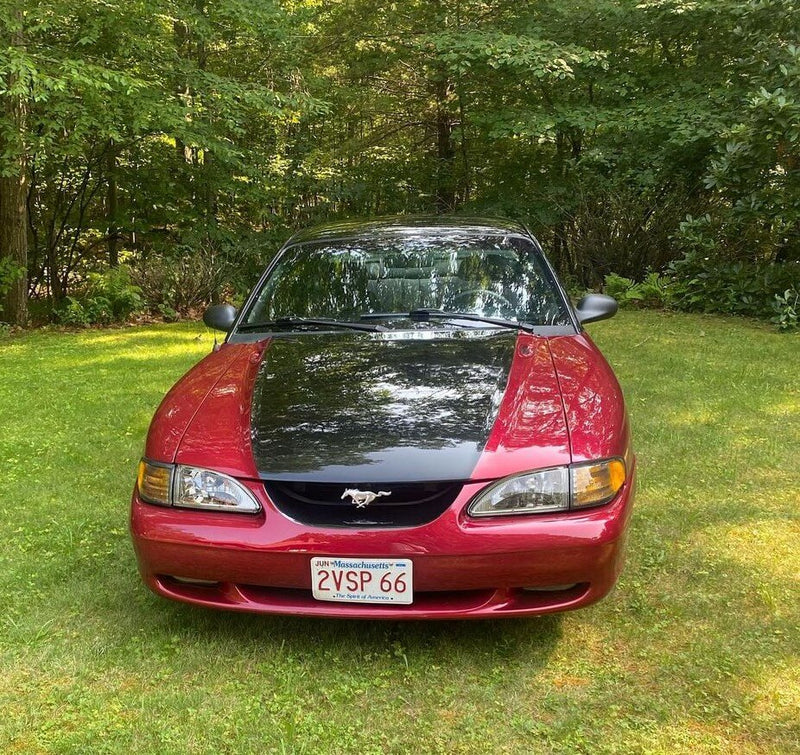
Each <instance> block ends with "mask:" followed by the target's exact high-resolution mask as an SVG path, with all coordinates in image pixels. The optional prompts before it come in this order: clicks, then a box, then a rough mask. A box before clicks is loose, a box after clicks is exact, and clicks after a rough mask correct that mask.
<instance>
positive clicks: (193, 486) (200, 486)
mask: <svg viewBox="0 0 800 755" xmlns="http://www.w3.org/2000/svg"><path fill="white" fill-rule="evenodd" d="M172 505H173V506H185V507H187V508H192V509H216V510H221V511H249V512H256V511H259V510H260V509H261V506H260V505H259V503H258V501H257V500H256V499H255V498H254V497H253V495H252V493H250V491H249V490H247V489H246V488H245V487H243V486H242V485H241V484H240V483H238V482H236V480H234V479H233V477H228V475H224V474H221V473H220V472H212V471H211V470H210V469H198V468H196V467H184V466H179V467H178V469H177V472H176V474H175V496H174V499H173V504H172Z"/></svg>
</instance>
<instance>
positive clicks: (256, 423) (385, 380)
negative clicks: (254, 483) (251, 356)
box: [251, 332, 516, 482]
mask: <svg viewBox="0 0 800 755" xmlns="http://www.w3.org/2000/svg"><path fill="white" fill-rule="evenodd" d="M515 338H516V333H510V332H502V333H498V334H492V335H485V336H483V337H475V336H474V335H473V337H471V338H453V339H446V340H436V341H430V340H424V341H414V340H376V339H375V338H372V337H369V336H367V337H364V336H360V335H355V336H351V335H344V334H337V335H330V334H328V335H323V334H320V335H314V334H306V335H304V336H302V337H289V338H284V339H276V340H275V341H273V343H272V344H271V346H270V348H269V350H268V351H267V353H266V355H265V359H264V361H263V363H262V365H261V368H260V371H259V375H258V378H257V380H256V385H255V392H254V398H253V407H252V417H251V421H252V441H253V452H254V455H255V459H256V464H257V467H258V469H259V471H261V472H262V474H268V473H275V474H279V473H286V472H300V473H302V472H310V471H313V470H315V469H320V468H322V467H326V466H330V465H339V466H340V465H359V464H364V465H369V464H375V463H378V462H380V461H382V460H383V461H390V459H389V458H388V457H390V456H391V455H392V452H393V450H397V449H423V450H429V451H432V450H437V449H438V450H440V451H445V450H447V449H450V453H449V454H448V458H449V459H450V460H451V461H453V462H456V461H457V460H456V457H462V462H463V464H464V465H466V473H468V472H469V471H470V470H471V467H472V465H474V463H475V461H476V458H475V454H477V453H479V451H480V449H481V448H482V446H483V444H484V442H485V440H486V438H487V436H488V434H489V431H490V429H491V427H492V425H493V423H494V419H495V414H496V411H497V405H498V403H499V400H498V397H499V396H500V395H501V393H502V390H503V388H504V386H505V383H506V380H507V377H508V370H509V367H510V363H511V359H512V356H513V349H514V342H515ZM460 446H463V449H462V450H463V451H464V452H465V453H466V455H467V456H468V457H469V458H463V454H461V453H460V452H459V451H458V450H457V449H458V447H460ZM406 458H408V457H407V456H406ZM390 466H391V465H390ZM456 466H458V467H460V466H462V464H461V463H456ZM441 475H442V476H441V477H440V478H439V479H452V478H451V477H449V476H448V474H447V470H445V469H442V470H441ZM355 481H356V480H354V482H355Z"/></svg>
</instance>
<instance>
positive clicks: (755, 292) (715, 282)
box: [669, 252, 800, 318]
mask: <svg viewBox="0 0 800 755" xmlns="http://www.w3.org/2000/svg"><path fill="white" fill-rule="evenodd" d="M669 274H670V278H671V280H670V283H669V289H670V296H671V304H672V306H674V307H675V308H676V309H680V310H684V311H687V312H716V313H719V314H732V315H748V316H750V317H761V318H769V317H770V316H771V315H773V314H774V312H775V310H774V302H775V297H776V295H778V294H781V293H783V292H785V291H786V290H787V289H789V290H791V289H792V288H796V287H797V286H800V263H797V262H786V263H754V262H725V261H722V260H720V259H717V258H714V257H707V256H702V255H701V254H699V253H695V252H689V253H687V254H686V255H684V257H683V258H682V259H679V260H675V261H674V262H672V263H670V265H669Z"/></svg>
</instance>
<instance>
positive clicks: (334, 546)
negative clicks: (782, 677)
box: [131, 226, 636, 619]
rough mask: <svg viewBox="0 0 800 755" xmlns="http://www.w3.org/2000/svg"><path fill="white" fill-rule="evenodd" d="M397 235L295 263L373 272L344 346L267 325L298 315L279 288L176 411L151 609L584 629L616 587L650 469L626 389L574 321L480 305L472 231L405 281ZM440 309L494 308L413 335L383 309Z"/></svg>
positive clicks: (148, 478)
mask: <svg viewBox="0 0 800 755" xmlns="http://www.w3.org/2000/svg"><path fill="white" fill-rule="evenodd" d="M390 230H391V233H388V235H387V234H384V236H381V235H380V233H378V236H379V237H380V238H381V239H383V240H382V241H380V243H378V242H375V231H374V230H371V231H370V241H371V242H372V243H371V246H370V245H368V244H365V243H361V242H359V243H355V242H354V241H353V239H352V234H351V232H350V231H349V230H345V231H338V234H339V237H342V238H334V239H333V240H331V239H330V237H329V236H330V235H331V234H329V236H328V237H325V234H317V236H312V237H311V239H310V240H302V239H301V240H300V241H297V240H295V242H294V246H292V244H289V245H288V246H287V249H288V250H289V251H288V253H287V252H286V251H285V252H284V254H283V256H282V258H283V259H286V257H287V254H288V256H291V251H292V250H293V249H297V248H303V247H304V245H310V244H312V245H313V244H316V245H317V247H318V246H320V245H323V249H322V253H320V254H318V253H317V251H316V249H317V247H312V248H313V253H311V254H307V255H306V257H304V258H302V259H300V260H299V261H297V260H295V262H294V268H293V269H297V267H298V266H302V265H306V266H307V265H308V260H309V259H315V257H314V255H317V256H318V257H319V258H320V259H325V260H326V263H325V264H328V262H329V260H330V259H331V258H332V257H334V256H335V254H337V253H339V252H340V251H341V250H342V249H345V250H346V252H345V254H346V259H347V260H348V264H350V263H349V261H350V260H351V259H352V258H354V257H357V262H358V265H359V267H358V269H357V272H358V274H359V277H357V278H356V276H353V278H354V279H355V280H356V281H357V282H356V283H352V284H348V285H349V288H348V289H347V295H348V296H349V295H350V292H351V291H352V290H353V288H354V287H356V288H358V287H360V289H359V290H362V291H363V292H367V293H363V294H362V295H361V296H362V298H363V299H364V300H365V301H366V299H367V298H369V301H370V303H371V305H370V307H369V309H368V311H366V312H364V311H362V313H361V316H360V317H359V318H358V319H357V320H356V319H355V318H352V321H347V322H346V323H344V324H345V327H344V328H339V327H336V326H337V325H338V324H339V322H341V321H336V320H333V319H328V318H327V317H326V318H324V319H323V318H316V319H313V320H312V319H311V318H309V317H308V316H307V313H303V315H306V316H305V317H304V318H302V321H301V318H300V317H299V316H297V315H296V312H293V319H292V321H291V323H292V324H291V325H289V324H288V323H289V320H288V319H283V320H281V319H280V318H278V317H276V316H275V314H274V313H271V314H270V318H269V327H268V328H266V329H265V328H260V327H257V326H258V325H259V324H260V322H261V321H264V320H265V316H264V313H263V311H261V312H259V310H258V307H259V306H261V307H262V310H263V307H264V302H265V301H267V300H269V302H272V303H274V302H279V305H275V306H280V307H283V308H284V309H285V308H287V306H288V305H287V304H286V302H287V301H288V299H287V298H286V297H287V294H286V293H285V292H284V291H277V292H276V291H274V290H272V291H270V290H269V282H268V281H269V280H270V275H271V271H270V270H268V271H267V274H265V278H264V279H262V282H261V283H260V284H259V286H258V287H257V288H256V290H255V291H254V294H253V295H252V296H251V299H250V301H249V302H248V304H247V305H246V306H245V309H244V310H243V313H242V315H238V314H237V317H238V318H239V319H238V323H237V324H232V325H231V328H230V333H229V337H228V339H227V341H226V343H225V344H223V345H222V347H221V348H220V349H219V350H218V351H216V352H214V353H212V354H210V355H209V356H208V357H207V358H206V359H205V360H203V362H201V363H200V364H199V365H197V366H196V367H195V368H193V369H192V370H191V371H190V372H189V373H187V375H186V376H184V378H182V379H181V381H179V383H178V384H176V386H175V387H174V388H173V389H172V390H171V391H170V393H169V394H168V395H167V397H166V398H165V400H164V402H163V403H162V405H161V407H160V408H159V410H158V412H157V413H156V415H155V417H154V419H153V423H152V424H151V429H150V432H149V434H148V439H147V445H146V449H145V453H144V458H143V460H142V463H141V464H140V469H139V475H138V478H137V484H136V486H135V489H134V493H133V499H132V506H131V533H132V537H133V542H134V547H135V550H136V554H137V558H138V561H139V567H140V571H141V574H142V577H143V579H144V581H145V583H146V584H147V585H148V586H149V587H150V588H151V589H152V590H153V591H154V592H156V593H158V594H160V595H162V596H165V597H169V598H172V599H176V600H180V601H184V602H188V603H194V604H199V605H204V606H208V607H214V608H224V609H229V610H238V611H254V612H263V613H284V614H294V615H305V616H330V617H352V618H384V619H434V618H490V617H504V616H506V617H512V616H525V615H533V614H539V613H547V612H552V611H562V610H568V609H573V608H579V607H581V606H585V605H589V604H591V603H593V602H595V601H597V600H599V599H600V598H602V597H603V596H605V595H606V594H607V593H608V592H609V591H610V590H611V588H612V587H613V585H614V583H615V582H616V580H617V577H618V575H619V572H620V569H621V568H622V563H623V560H624V550H625V536H626V530H627V525H628V522H629V519H630V514H631V508H632V503H633V491H634V487H635V476H636V469H635V458H634V456H633V453H632V451H631V446H630V434H629V427H628V420H627V415H626V412H625V408H624V402H623V399H622V394H621V391H620V388H619V385H618V383H617V381H616V379H615V377H614V375H613V373H612V371H611V369H610V368H609V367H608V365H607V363H606V362H605V360H604V359H603V357H602V355H601V354H600V352H599V351H598V350H597V348H596V347H595V346H594V344H593V343H592V342H591V339H589V337H588V336H587V335H586V333H585V332H583V331H582V329H581V328H580V327H579V324H576V323H575V322H573V319H574V317H575V312H574V310H571V309H569V306H568V305H566V304H565V306H564V308H563V314H562V315H559V317H561V318H562V319H560V320H558V319H556V320H555V321H554V318H553V317H552V316H548V317H549V319H548V321H547V322H544V323H543V324H542V325H541V327H527V325H526V324H523V325H522V326H519V327H517V326H516V325H515V323H516V320H508V319H507V315H508V312H507V311H505V305H504V304H501V303H500V302H499V301H494V299H497V300H499V299H502V300H503V301H506V300H507V299H509V298H511V297H512V294H514V296H516V295H517V294H515V293H514V291H511V293H509V288H508V283H507V280H508V279H510V277H511V276H510V275H507V274H505V273H503V275H500V274H498V278H503V281H506V282H504V283H502V284H500V283H498V284H497V285H496V286H490V287H487V288H486V289H477V288H471V286H472V285H474V284H472V282H471V280H472V279H470V278H469V276H470V275H472V276H473V278H474V279H475V280H478V279H480V280H481V281H485V280H486V269H483V270H481V271H479V273H476V272H474V271H475V267H476V263H475V262H474V259H473V257H474V255H473V256H472V257H470V256H469V255H468V254H467V253H466V252H464V251H463V250H464V248H465V247H468V244H465V241H464V238H465V231H464V229H463V228H459V229H458V234H456V238H455V241H454V242H453V243H452V244H451V243H449V242H451V241H452V240H453V234H451V235H450V236H448V237H447V241H448V243H442V242H441V240H440V239H441V236H442V234H441V233H438V235H437V230H436V229H433V230H432V229H431V228H430V227H427V226H426V227H425V228H424V229H423V230H419V229H413V230H414V231H415V232H416V233H417V235H420V234H421V235H422V236H423V237H424V238H425V239H426V240H429V239H430V238H431V237H433V238H434V240H435V241H436V244H437V246H436V249H437V250H439V248H440V247H443V248H445V251H443V252H439V251H437V252H436V254H438V256H436V255H434V254H432V253H431V252H430V251H429V248H428V247H425V251H424V255H423V256H420V255H421V253H420V252H419V245H417V246H413V250H414V254H415V255H416V256H415V257H414V258H413V259H414V264H413V265H408V264H407V262H405V261H406V260H407V257H408V255H406V256H405V257H403V260H404V264H406V267H404V268H402V273H398V272H397V271H398V270H399V269H400V267H399V265H398V263H397V260H398V259H399V257H397V256H396V255H395V256H390V257H385V256H384V257H381V254H384V255H385V251H384V250H385V248H386V243H385V239H386V238H387V237H388V238H389V239H390V240H396V239H397V238H398V235H399V237H400V238H401V239H402V242H403V244H406V245H408V239H409V236H413V235H414V234H413V233H412V232H411V231H410V230H409V229H408V228H407V227H405V226H404V227H403V228H402V229H401V233H400V234H398V233H397V231H396V229H394V228H393V229H390ZM490 231H491V235H492V238H493V239H494V238H496V237H498V238H499V237H502V234H500V233H499V232H498V229H496V228H492V229H490ZM470 233H471V234H472V236H475V235H480V237H481V239H482V241H481V244H482V246H481V248H482V249H484V248H487V247H488V248H490V249H491V250H492V252H491V254H492V255H494V257H493V258H492V259H491V260H490V262H491V265H495V266H497V265H498V264H502V265H508V264H510V263H508V262H507V260H506V258H508V259H511V258H512V257H513V256H514V255H517V256H519V254H520V252H519V251H518V248H517V246H512V245H510V244H509V243H508V242H507V241H506V240H503V241H502V242H499V243H498V242H497V241H494V242H493V245H488V244H487V243H486V242H485V241H484V240H483V239H485V237H486V235H487V233H489V231H487V230H486V228H484V227H481V228H480V229H479V230H476V229H474V228H473V229H471V230H470V231H469V232H468V233H466V235H467V236H469V234H470ZM348 234H351V235H348ZM514 234H516V235H517V236H519V237H520V238H524V235H525V234H524V233H523V232H521V231H518V230H515V231H514ZM514 234H512V235H514ZM332 235H333V236H336V234H332ZM320 237H323V238H322V241H320ZM359 238H360V237H357V238H356V240H357V241H358V239H359ZM502 238H503V239H505V238H507V237H502ZM392 243H394V241H392ZM426 243H427V241H426ZM515 243H516V242H515ZM520 243H522V242H520ZM526 243H527V242H526ZM359 244H360V245H359ZM504 244H505V246H504ZM332 245H335V250H334V251H333V252H332V251H331V247H332ZM506 247H507V248H508V249H511V250H512V251H507V249H506ZM393 248H394V247H393ZM526 248H527V247H526ZM365 249H366V251H365ZM376 249H377V250H379V251H378V252H375V250H376ZM454 249H455V250H456V251H453V250H454ZM323 253H324V255H326V256H323ZM526 253H527V252H526ZM392 254H394V252H392ZM448 255H449V256H448ZM279 258H280V256H279ZM365 260H366V261H365ZM387 260H388V262H391V263H392V264H393V265H394V266H393V267H392V266H390V265H389V264H388V262H387ZM420 260H422V261H423V262H425V263H430V264H427V265H426V266H423V265H422V264H421V263H420ZM498 260H499V261H498ZM277 264H278V265H280V261H279V262H278V263H277ZM448 264H449V265H450V267H449V268H448V267H447V265H448ZM492 269H493V268H492ZM387 270H388V272H387ZM504 270H505V268H504ZM539 270H540V273H539V274H540V275H541V276H543V277H545V278H546V277H547V276H548V275H550V272H549V271H548V269H547V268H542V267H540V268H539ZM273 271H274V267H273ZM364 271H366V273H365V272H364ZM470 271H471V272H470ZM339 272H340V277H342V275H344V277H347V275H348V274H350V273H349V270H347V269H346V270H345V272H344V274H342V273H341V270H340V271H339ZM367 273H368V275H367ZM451 273H452V274H451ZM478 275H480V276H482V277H480V278H478V277H477V276H478ZM370 276H371V277H370ZM424 276H428V277H427V279H425V282H424V285H423V284H420V283H419V281H420V280H422V279H423V278H424ZM445 278H447V280H445ZM265 282H266V284H265ZM332 285H333V286H335V290H336V292H339V289H340V288H342V284H341V281H337V282H336V283H335V284H332ZM482 285H487V286H488V284H482ZM448 286H449V287H450V288H449V289H448V288H447V287H448ZM265 290H266V291H268V293H269V296H267V295H266V294H264V293H263V292H264V291H265ZM442 290H448V291H451V292H452V291H454V292H455V293H451V294H447V295H448V296H454V297H455V298H456V299H457V298H458V297H461V298H462V299H464V298H468V299H469V300H470V301H472V300H474V299H475V297H476V296H478V297H479V298H480V300H481V301H482V302H483V304H484V307H483V309H481V308H479V307H476V306H475V305H474V302H473V306H472V307H471V309H469V310H467V311H462V310H461V309H459V310H458V313H455V312H451V311H450V310H449V309H448V308H446V307H442V308H441V309H440V308H438V307H437V308H433V309H431V308H425V309H413V310H412V311H410V313H407V314H404V315H402V316H401V315H400V314H395V313H394V310H390V309H389V308H388V307H386V306H385V305H386V302H387V301H388V300H389V299H391V300H392V303H393V304H395V303H396V302H397V301H398V299H403V300H404V302H407V301H408V297H409V296H411V297H412V298H413V301H418V300H419V297H420V296H422V298H423V299H424V298H425V297H426V296H432V295H436V296H439V297H440V301H441V296H442V294H441V291H442ZM552 291H554V292H555V293H554V294H552V295H553V296H556V295H563V292H561V290H560V289H559V288H558V287H557V286H554V288H553V289H552ZM437 292H438V293H437ZM476 292H477V293H476ZM337 295H339V296H343V294H341V293H337ZM548 295H550V294H548ZM376 296H377V297H378V298H379V299H380V304H381V305H383V306H376V304H375V297H376ZM325 297H327V299H326V300H330V298H331V294H330V291H329V290H328V289H326V290H325ZM540 298H541V297H540ZM515 301H516V300H515ZM489 302H491V303H489ZM423 303H429V302H423ZM358 304H359V306H360V307H361V308H362V310H363V309H364V302H363V301H359V302H358ZM270 306H272V304H270ZM339 306H340V305H339ZM541 306H542V307H544V306H545V305H541ZM546 306H547V307H550V310H548V311H555V310H554V306H555V305H553V304H552V302H551V303H546ZM487 307H488V309H489V310H490V311H489V312H488V316H485V315H486V312H485V311H484V310H485V309H486V308H487ZM296 309H297V304H294V305H293V306H292V310H296ZM387 310H388V311H387ZM254 312H255V313H256V314H253V313H254ZM420 312H423V313H424V315H423V316H419V313H420ZM415 313H416V316H415ZM458 314H460V317H459V316H458ZM498 315H503V318H502V319H501V318H500V317H499V316H498ZM248 317H249V318H250V324H251V325H253V327H250V328H248V320H247V318H248ZM374 321H379V322H380V323H382V325H380V326H376V327H365V326H364V323H371V322H374ZM279 323H280V324H281V325H279ZM298 323H300V324H299V325H298ZM354 323H355V326H354ZM505 323H510V325H508V326H507V325H506V324H505ZM354 331H355V332H354Z"/></svg>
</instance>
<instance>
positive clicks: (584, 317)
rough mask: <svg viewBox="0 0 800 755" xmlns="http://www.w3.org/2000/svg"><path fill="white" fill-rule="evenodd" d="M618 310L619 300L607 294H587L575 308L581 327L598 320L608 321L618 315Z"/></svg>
mask: <svg viewBox="0 0 800 755" xmlns="http://www.w3.org/2000/svg"><path fill="white" fill-rule="evenodd" d="M618 309H619V305H618V304H617V300H616V299H614V298H613V297H611V296H606V295H605V294H587V295H586V296H584V297H583V299H581V300H580V301H579V302H578V304H577V305H576V306H575V310H576V311H577V313H578V321H579V322H580V323H581V325H583V324H584V323H587V322H595V321H596V320H607V319H608V318H609V317H613V316H614V315H615V314H617V310H618Z"/></svg>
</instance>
